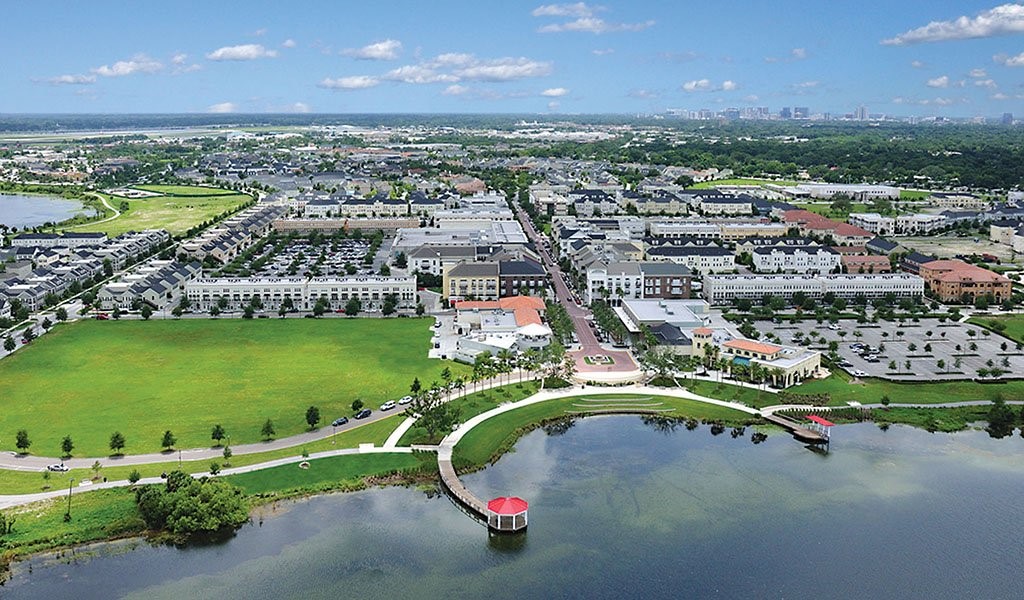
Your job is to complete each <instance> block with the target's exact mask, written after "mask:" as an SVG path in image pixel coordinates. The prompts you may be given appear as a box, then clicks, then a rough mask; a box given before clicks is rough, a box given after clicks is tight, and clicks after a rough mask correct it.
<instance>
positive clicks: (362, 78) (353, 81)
mask: <svg viewBox="0 0 1024 600" xmlns="http://www.w3.org/2000/svg"><path fill="white" fill-rule="evenodd" d="M378 84H380V79H378V78H376V77H372V76H370V75H353V76H351V77H339V78H337V79H331V78H330V77H328V78H326V79H324V80H323V81H321V82H320V83H319V84H318V85H319V86H320V87H322V88H328V89H332V90H365V89H366V88H372V87H375V86H377V85H378Z"/></svg>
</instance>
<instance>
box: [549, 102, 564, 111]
mask: <svg viewBox="0 0 1024 600" xmlns="http://www.w3.org/2000/svg"><path fill="white" fill-rule="evenodd" d="M561 105H562V103H561V102H559V101H557V100H552V101H551V102H548V110H558V107H559V106H561Z"/></svg>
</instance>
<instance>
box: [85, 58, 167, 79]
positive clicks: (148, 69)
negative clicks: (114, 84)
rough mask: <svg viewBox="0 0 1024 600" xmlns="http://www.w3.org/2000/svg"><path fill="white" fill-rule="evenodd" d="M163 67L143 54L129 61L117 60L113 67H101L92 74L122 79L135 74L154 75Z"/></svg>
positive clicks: (93, 70)
mask: <svg viewBox="0 0 1024 600" xmlns="http://www.w3.org/2000/svg"><path fill="white" fill-rule="evenodd" d="M163 68H164V66H163V64H161V63H160V62H159V61H157V60H154V59H152V58H150V57H148V56H146V55H145V54H136V55H135V56H134V57H132V59H131V60H119V61H117V62H116V63H114V64H113V65H102V66H99V67H96V68H95V69H92V72H93V73H95V74H97V75H101V76H103V77H124V76H125V75H134V74H136V73H156V72H157V71H159V70H161V69H163Z"/></svg>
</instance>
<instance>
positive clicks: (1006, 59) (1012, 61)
mask: <svg viewBox="0 0 1024 600" xmlns="http://www.w3.org/2000/svg"><path fill="white" fill-rule="evenodd" d="M992 60H993V61H995V62H997V63H999V64H1001V65H1003V66H1005V67H1024V52H1021V53H1020V54H1018V55H1017V56H1007V55H1005V54H996V55H995V56H993V57H992Z"/></svg>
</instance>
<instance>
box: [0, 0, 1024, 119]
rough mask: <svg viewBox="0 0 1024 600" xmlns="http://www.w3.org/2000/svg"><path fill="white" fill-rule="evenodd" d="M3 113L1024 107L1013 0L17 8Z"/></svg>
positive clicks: (442, 0)
mask: <svg viewBox="0 0 1024 600" xmlns="http://www.w3.org/2000/svg"><path fill="white" fill-rule="evenodd" d="M3 30H4V32H3V36H0V52H2V54H0V56H3V59H2V68H0V113H41V112H107V113H116V112H309V111H312V112H329V113H343V112H536V113H547V112H565V113H579V112H586V113H605V112H615V113H635V112H652V111H661V110H665V109H668V108H689V109H700V108H710V109H722V108H726V107H740V108H742V107H745V106H767V107H769V108H770V109H771V110H772V111H778V109H779V108H781V107H783V106H808V107H810V109H811V111H812V112H826V111H827V112H832V113H840V114H841V113H846V112H851V111H853V110H854V109H855V108H856V107H857V106H858V105H860V104H864V105H866V106H867V107H868V109H869V110H870V111H871V112H884V113H888V114H897V115H912V114H916V115H948V116H975V115H983V116H996V115H1000V114H1002V113H1003V112H1015V113H1024V5H1020V4H998V3H997V2H992V1H989V2H978V1H974V0H957V1H955V2H954V1H951V0H925V1H917V0H898V1H897V2H893V1H892V0H887V1H878V0H861V1H859V2H834V1H833V2H824V1H821V0H818V1H815V2H810V1H796V0H774V1H772V2H751V1H749V0H748V1H743V2H741V1H735V0H719V1H717V2H707V1H704V2H692V1H690V0H676V1H673V2H665V1H663V0H662V1H643V0H640V1H631V2H625V1H614V2H613V1H609V2H601V3H597V2H595V3H589V2H588V3H570V4H545V3H543V2H521V1H503V2H484V1H481V0H477V1H475V2H463V1H446V0H432V1H423V0H420V1H415V2H414V1H405V0H394V1H390V2H389V1H377V2H365V1H363V2H347V1H337V2H302V1H301V0H295V1H292V2H259V1H248V2H237V3H229V2H180V1H167V2H159V3H158V2H114V1H105V0H94V1H89V2H84V1H83V2H19V3H11V4H10V5H8V6H5V8H4V27H3Z"/></svg>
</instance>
